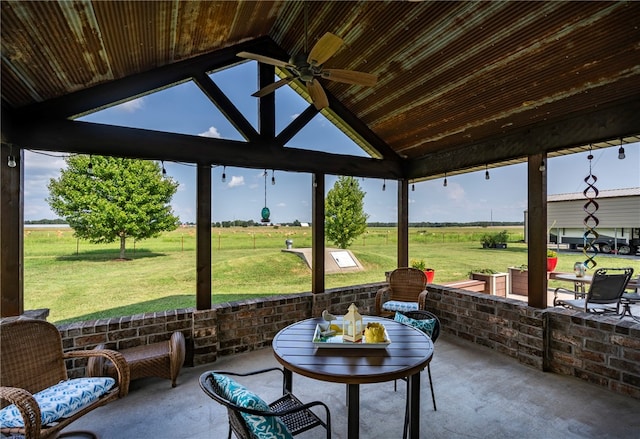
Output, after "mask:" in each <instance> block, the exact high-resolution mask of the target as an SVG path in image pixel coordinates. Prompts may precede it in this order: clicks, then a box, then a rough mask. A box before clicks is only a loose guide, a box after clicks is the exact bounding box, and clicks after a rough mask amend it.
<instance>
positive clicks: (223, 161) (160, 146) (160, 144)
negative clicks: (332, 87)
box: [12, 119, 403, 179]
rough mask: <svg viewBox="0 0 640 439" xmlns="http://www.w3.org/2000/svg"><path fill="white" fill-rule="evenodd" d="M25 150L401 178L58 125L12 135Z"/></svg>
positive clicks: (275, 153) (375, 165)
mask: <svg viewBox="0 0 640 439" xmlns="http://www.w3.org/2000/svg"><path fill="white" fill-rule="evenodd" d="M12 142H13V143H14V144H16V145H18V146H20V147H21V148H26V149H34V150H44V151H57V152H62V153H74V154H95V155H108V156H116V157H128V158H138V159H146V160H165V161H176V162H187V163H197V164H199V165H226V166H238V167H243V168H254V169H265V168H267V169H276V170H283V171H293V172H320V173H327V174H334V175H348V176H356V177H370V178H387V179H398V178H401V177H402V172H403V170H402V168H401V166H400V164H399V163H397V162H395V161H390V160H378V159H372V158H366V157H356V156H345V155H339V154H330V153H326V152H320V151H308V150H303V149H297V148H282V147H281V145H280V144H278V143H277V142H275V141H273V140H272V141H265V140H260V141H258V142H248V143H245V142H240V141H235V140H224V139H214V138H209V137H202V136H191V135H185V134H176V133H166V132H160V131H151V130H144V129H137V128H127V127H118V126H111V125H103V124H97V123H90V122H80V121H70V120H66V119H63V120H57V121H48V122H46V121H45V122H37V121H36V122H34V121H31V122H25V123H24V125H23V126H22V127H18V129H16V130H15V132H14V135H13V136H12Z"/></svg>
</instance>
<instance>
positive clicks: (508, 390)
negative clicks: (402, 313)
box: [69, 333, 640, 439]
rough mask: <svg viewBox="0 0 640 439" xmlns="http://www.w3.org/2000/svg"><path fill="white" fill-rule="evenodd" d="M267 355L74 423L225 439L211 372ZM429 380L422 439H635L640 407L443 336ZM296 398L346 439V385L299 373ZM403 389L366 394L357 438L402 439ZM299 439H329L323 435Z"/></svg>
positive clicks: (193, 373) (118, 435)
mask: <svg viewBox="0 0 640 439" xmlns="http://www.w3.org/2000/svg"><path fill="white" fill-rule="evenodd" d="M277 365H278V363H277V362H276V361H275V359H274V357H273V353H272V351H271V349H270V348H268V349H262V350H259V351H254V352H249V353H244V354H238V355H233V356H229V357H223V358H219V359H218V361H217V362H215V363H213V364H209V365H204V366H198V367H185V368H183V369H182V372H181V374H180V377H179V378H178V386H177V387H176V388H171V384H170V382H169V381H168V380H163V379H155V378H146V379H141V380H136V381H134V382H132V385H131V391H130V393H129V395H128V396H127V397H126V398H124V399H122V400H119V401H116V402H113V403H111V404H109V405H107V406H105V407H101V408H99V409H97V410H95V411H93V412H92V413H90V414H89V415H87V416H85V417H84V418H82V419H81V420H79V421H77V422H75V423H73V424H72V425H71V426H70V428H69V430H83V429H84V430H91V431H93V432H95V433H97V434H98V435H99V437H100V438H101V439H128V438H131V439H134V438H135V439H165V438H166V439H169V438H174V439H175V438H185V439H186V438H190V439H200V438H202V439H204V438H207V439H211V438H213V439H218V438H221V439H223V438H226V437H227V432H228V422H227V417H226V411H225V410H224V409H223V407H222V406H220V405H218V404H217V403H215V402H214V401H213V400H211V399H209V398H208V397H207V396H206V395H205V394H204V393H203V392H202V390H200V388H199V385H198V377H199V376H200V374H201V373H203V372H205V371H207V370H214V369H216V370H233V371H249V370H257V369H261V368H265V367H269V366H277ZM431 372H432V376H433V380H434V388H435V393H436V402H437V407H438V410H437V411H433V407H432V404H431V395H430V391H429V379H428V375H427V374H426V372H423V374H422V380H421V381H422V388H421V395H422V399H421V423H420V436H421V437H423V438H443V439H444V438H447V439H448V438H520V439H526V438H540V439H542V438H599V439H603V438H638V437H640V401H638V400H636V399H632V398H629V397H625V396H622V395H619V394H615V393H612V392H610V391H607V390H605V389H602V388H601V387H598V386H595V385H592V384H588V383H585V382H583V381H581V380H579V379H577V378H572V377H564V376H559V375H554V374H550V373H543V372H540V371H537V370H534V369H532V368H529V367H526V366H523V365H520V364H518V363H517V362H515V361H514V360H512V359H510V358H508V357H504V356H502V355H499V354H496V353H494V352H492V351H491V350H489V349H487V348H484V347H482V346H477V345H474V344H471V343H469V342H466V341H463V340H460V339H458V338H455V337H452V336H448V335H447V334H446V333H445V334H442V335H441V337H440V338H439V339H438V341H437V342H436V345H435V354H434V358H433V360H432V363H431ZM243 383H244V384H245V385H247V386H248V387H249V388H251V389H252V390H254V391H256V392H257V393H258V394H259V395H261V396H262V397H263V399H265V400H266V401H268V402H269V401H272V400H274V399H276V398H277V397H278V392H279V391H280V389H281V387H280V386H281V382H279V381H278V375H274V378H273V380H271V381H268V382H263V381H259V380H258V379H256V378H252V379H247V380H245V381H243ZM293 386H294V387H293V391H294V393H295V394H296V395H297V396H298V397H299V398H300V399H301V400H302V401H312V400H316V399H319V400H322V401H324V402H325V403H327V404H328V405H329V407H330V409H331V416H332V427H333V428H332V435H333V436H332V437H333V438H336V439H342V438H346V429H347V427H346V426H347V423H346V407H345V386H344V385H341V384H334V383H326V382H321V381H315V380H311V379H308V378H304V377H301V376H299V375H296V374H294V382H293ZM404 397H405V386H404V384H403V383H402V382H398V391H397V392H394V391H393V382H387V383H380V384H371V385H363V386H361V401H360V437H361V438H362V439H369V438H386V439H395V438H401V437H402V424H403V416H404V402H405V399H404ZM297 437H300V438H303V439H304V438H307V439H311V438H324V437H325V433H324V430H322V429H320V428H317V429H314V430H312V431H309V432H306V433H303V434H301V435H299V436H297Z"/></svg>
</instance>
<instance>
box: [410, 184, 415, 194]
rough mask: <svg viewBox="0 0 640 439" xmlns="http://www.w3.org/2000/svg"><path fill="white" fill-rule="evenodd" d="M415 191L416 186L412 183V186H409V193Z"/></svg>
mask: <svg viewBox="0 0 640 439" xmlns="http://www.w3.org/2000/svg"><path fill="white" fill-rule="evenodd" d="M415 191H416V184H415V183H413V184H412V185H411V192H415Z"/></svg>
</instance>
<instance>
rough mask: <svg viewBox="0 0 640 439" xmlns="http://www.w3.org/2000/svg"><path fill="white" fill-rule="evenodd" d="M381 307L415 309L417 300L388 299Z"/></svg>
mask: <svg viewBox="0 0 640 439" xmlns="http://www.w3.org/2000/svg"><path fill="white" fill-rule="evenodd" d="M382 309H384V310H386V311H417V310H418V302H402V301H400V300H389V301H388V302H385V303H383V304H382Z"/></svg>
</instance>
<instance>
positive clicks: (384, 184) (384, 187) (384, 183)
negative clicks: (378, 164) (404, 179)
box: [382, 179, 387, 192]
mask: <svg viewBox="0 0 640 439" xmlns="http://www.w3.org/2000/svg"><path fill="white" fill-rule="evenodd" d="M386 190H387V180H386V179H385V180H382V192H384V191H386Z"/></svg>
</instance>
